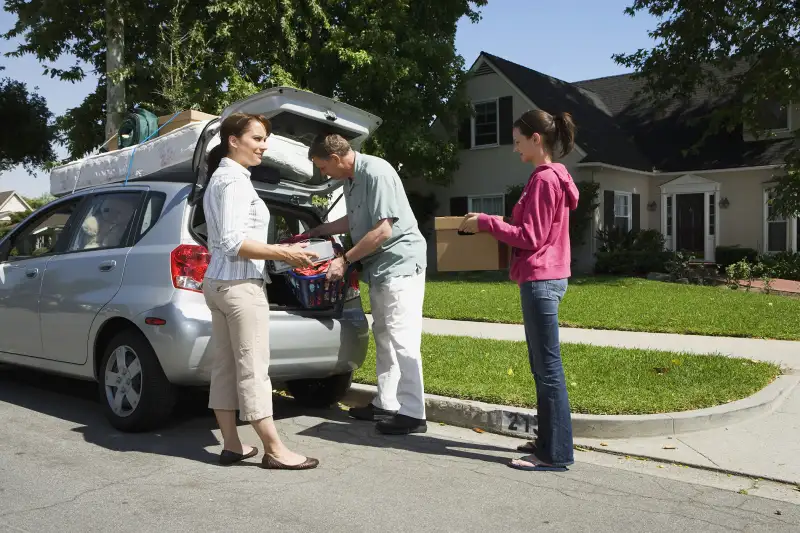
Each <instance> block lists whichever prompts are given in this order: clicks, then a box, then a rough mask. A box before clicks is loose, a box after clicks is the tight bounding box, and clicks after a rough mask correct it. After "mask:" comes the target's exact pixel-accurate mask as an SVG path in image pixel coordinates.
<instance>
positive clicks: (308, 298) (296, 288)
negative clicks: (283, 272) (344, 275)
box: [287, 269, 348, 309]
mask: <svg viewBox="0 0 800 533" xmlns="http://www.w3.org/2000/svg"><path fill="white" fill-rule="evenodd" d="M326 270H327V269H326ZM287 274H288V279H289V286H290V287H291V288H292V292H293V293H294V296H295V298H297V300H298V301H299V302H300V305H302V306H303V307H305V308H306V309H319V308H325V307H331V306H335V305H336V304H337V303H339V301H340V300H341V299H342V298H344V297H345V291H346V290H347V289H346V282H347V281H348V280H346V279H341V280H339V281H334V282H332V283H329V284H328V287H327V288H326V287H325V273H324V272H323V273H321V274H312V275H303V274H298V273H297V272H295V271H294V270H290V271H289V272H288V273H287Z"/></svg>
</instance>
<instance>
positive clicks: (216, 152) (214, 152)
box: [207, 140, 228, 180]
mask: <svg viewBox="0 0 800 533" xmlns="http://www.w3.org/2000/svg"><path fill="white" fill-rule="evenodd" d="M227 152H228V142H227V140H226V142H221V143H219V144H218V145H216V146H215V147H214V148H212V149H211V151H210V152H209V153H208V177H207V180H210V179H211V175H212V174H214V171H215V170H217V168H218V167H219V164H220V162H221V161H222V158H223V157H225V156H226V155H227Z"/></svg>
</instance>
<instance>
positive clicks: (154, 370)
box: [0, 88, 380, 431]
mask: <svg viewBox="0 0 800 533" xmlns="http://www.w3.org/2000/svg"><path fill="white" fill-rule="evenodd" d="M285 91H288V89H285V88H281V89H271V90H269V91H265V92H264V93H260V94H259V95H256V96H254V97H251V98H249V99H248V100H245V101H243V102H238V103H237V104H234V105H233V106H231V107H230V108H229V109H226V110H225V112H223V114H222V116H221V118H224V117H225V116H226V114H228V113H232V112H235V111H245V112H256V113H261V114H264V115H265V116H267V117H268V118H270V120H271V121H272V125H273V133H275V134H278V135H281V136H285V137H289V138H291V139H293V140H296V141H298V142H304V143H306V144H307V143H308V142H310V139H312V138H313V136H314V135H316V134H317V133H318V132H320V131H337V132H340V133H342V134H343V135H346V137H348V138H349V139H350V140H351V142H353V143H354V144H355V145H359V144H360V143H361V142H363V140H364V139H366V138H367V136H368V135H369V134H370V133H371V132H372V131H374V129H375V128H377V126H378V124H379V123H380V120H379V119H378V118H377V117H375V116H373V115H370V114H368V113H365V112H363V111H361V110H358V109H356V108H352V107H350V106H347V105H345V104H342V103H340V102H334V101H333V100H329V99H327V98H323V97H320V96H318V95H314V94H313V93H305V92H302V91H294V90H292V91H293V92H292V94H291V95H286V92H285ZM337 113H338V115H337ZM340 115H341V120H338V119H339V118H340ZM318 116H319V117H322V120H320V119H319V118H318ZM220 120H221V119H214V120H211V121H210V122H209V123H208V124H207V125H206V127H205V130H204V131H203V134H202V135H201V138H200V141H199V142H198V143H197V147H196V149H195V157H194V160H193V161H191V162H188V163H187V165H186V167H185V168H175V167H172V168H170V169H165V171H164V172H162V173H157V174H152V175H149V176H147V177H146V178H145V179H146V181H144V180H131V181H127V182H124V183H121V182H118V183H111V184H107V185H103V186H96V187H90V188H86V189H81V190H78V191H75V192H74V193H72V194H68V195H65V196H62V197H60V198H58V199H57V200H56V201H54V202H51V203H50V204H48V205H46V206H44V207H42V208H41V209H39V210H38V211H37V212H35V213H33V214H31V215H30V216H29V217H28V218H27V219H26V220H24V221H23V222H21V223H20V224H18V225H17V226H16V227H15V228H14V230H13V231H12V232H11V233H9V234H8V235H7V236H6V237H5V238H4V239H2V240H0V362H4V363H10V364H14V365H21V366H26V367H30V368H34V369H38V370H42V371H48V372H54V373H59V374H63V375H67V376H71V377H76V378H81V379H88V380H96V381H97V382H98V390H99V396H100V401H101V404H102V406H103V409H104V411H105V413H106V415H107V417H108V419H109V421H110V423H111V424H112V425H113V426H114V427H116V428H118V429H120V430H123V431H143V430H148V429H152V428H155V427H158V426H159V425H161V424H162V423H163V422H164V421H165V420H166V419H167V418H168V417H169V415H170V414H171V412H172V409H173V406H174V404H175V398H176V387H178V386H183V385H200V386H203V385H207V384H208V382H209V378H210V368H209V364H208V361H209V354H208V348H207V347H208V339H209V336H210V334H211V314H210V312H209V310H208V307H207V306H206V303H205V300H204V298H203V295H202V292H201V290H202V289H201V288H202V281H203V275H204V272H205V268H206V267H207V265H208V260H209V256H208V253H207V250H206V248H205V246H204V245H205V243H206V241H205V238H206V234H205V218H204V213H203V209H202V201H201V198H202V191H203V185H204V179H203V176H204V175H205V164H204V162H205V154H207V151H208V149H209V147H210V145H211V143H212V142H213V140H214V139H215V138H216V139H217V142H218V136H217V135H215V134H216V132H217V130H218V128H219V122H220ZM251 170H252V171H253V178H252V179H253V184H254V186H255V188H256V190H257V191H259V194H260V195H261V196H262V198H263V199H264V201H265V203H266V204H267V206H268V207H269V209H270V212H271V223H270V234H269V240H270V242H278V241H280V240H281V239H283V238H284V237H289V236H291V235H294V234H297V233H300V232H302V231H305V230H307V229H309V228H312V227H314V226H316V225H318V224H320V223H321V222H322V221H323V217H324V213H323V212H322V211H321V210H320V209H319V208H317V207H315V206H314V205H313V198H314V197H315V196H317V195H326V194H330V193H331V192H332V191H333V190H334V189H335V188H336V184H335V183H333V182H332V181H330V180H327V179H326V178H325V177H323V176H319V175H318V173H317V174H315V176H314V178H313V179H312V180H308V181H306V182H299V181H294V180H292V179H291V177H289V178H287V174H288V173H285V172H282V171H281V169H277V170H276V169H275V168H268V167H263V168H262V167H254V168H253V169H251ZM120 181H121V180H120ZM348 281H349V283H347V284H346V290H345V294H344V297H343V298H342V299H341V300H340V301H339V302H337V303H336V304H331V305H329V306H327V307H322V308H315V309H306V308H304V307H303V306H302V305H301V304H300V302H299V301H298V299H297V298H296V297H295V295H294V293H293V292H292V290H291V287H290V286H289V283H288V282H287V280H286V278H285V277H283V276H277V275H274V276H272V283H271V284H269V285H268V286H267V292H268V296H269V302H270V309H271V325H270V346H271V351H272V358H271V365H270V376H271V377H272V378H273V380H274V381H275V382H277V383H285V384H286V386H287V388H288V390H289V392H290V394H292V396H294V398H295V399H296V400H297V401H299V402H300V403H302V404H303V405H306V406H310V407H323V406H329V405H331V404H333V403H335V402H337V401H338V400H340V399H341V398H342V397H343V396H344V395H345V393H346V392H347V390H348V389H349V387H350V383H351V379H352V373H353V371H354V370H355V369H357V368H358V367H359V366H361V365H362V364H363V362H364V358H365V357H366V352H367V346H368V340H369V325H368V322H367V319H366V316H365V314H364V311H363V308H362V305H361V299H360V295H359V291H358V278H357V273H355V272H351V273H350V277H349V280H348Z"/></svg>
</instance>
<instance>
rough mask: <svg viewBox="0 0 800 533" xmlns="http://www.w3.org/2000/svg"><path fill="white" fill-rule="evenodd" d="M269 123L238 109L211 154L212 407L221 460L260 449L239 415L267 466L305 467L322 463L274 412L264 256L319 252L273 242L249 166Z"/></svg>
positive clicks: (289, 258)
mask: <svg viewBox="0 0 800 533" xmlns="http://www.w3.org/2000/svg"><path fill="white" fill-rule="evenodd" d="M270 130H271V127H270V123H269V121H268V120H267V119H266V118H264V117H262V116H258V115H248V114H244V113H235V114H233V115H231V116H229V117H228V118H226V119H225V120H223V122H222V126H221V127H220V139H221V142H220V144H219V146H217V147H215V148H214V149H213V150H212V151H211V153H210V154H209V159H208V172H209V174H210V175H211V177H210V179H209V180H208V188H207V189H206V191H205V194H204V196H203V210H204V212H205V215H206V225H207V227H208V249H209V252H210V253H211V262H210V264H209V265H208V270H207V271H206V275H205V279H204V281H203V294H204V295H205V299H206V303H207V304H208V307H209V308H210V309H211V317H212V330H211V340H210V341H209V342H210V349H211V350H212V357H213V370H212V372H211V392H210V395H209V407H210V408H211V409H213V410H214V414H215V415H216V417H217V423H218V424H219V427H220V430H221V432H222V438H223V450H222V453H221V454H220V457H219V462H220V463H221V464H223V465H230V464H233V463H236V462H239V461H241V460H243V459H247V458H249V457H253V456H255V455H256V454H258V449H257V448H255V447H251V446H245V445H243V444H242V441H241V440H240V439H239V434H238V431H237V427H236V410H237V409H238V410H239V417H240V418H241V419H242V420H244V421H247V422H250V423H251V424H252V425H253V428H254V429H255V430H256V433H258V436H259V437H260V438H261V442H262V443H263V445H264V457H263V459H262V461H261V466H262V467H264V468H272V469H285V470H305V469H309V468H315V467H316V466H317V465H318V464H319V461H317V460H316V459H312V458H308V457H304V456H302V455H299V454H297V453H294V452H292V451H290V450H289V449H288V448H287V447H286V446H285V445H284V444H283V442H282V441H281V438H280V436H279V435H278V431H277V429H276V428H275V423H274V421H273V417H272V414H273V413H272V384H271V381H270V378H269V373H268V372H269V355H270V353H269V303H268V302H267V295H266V292H265V284H266V283H269V275H268V274H267V272H266V270H265V262H264V260H265V259H278V260H281V261H286V262H287V263H290V264H292V265H294V266H308V265H311V264H312V262H313V259H314V258H315V257H316V254H314V253H312V252H307V251H305V250H303V247H302V246H298V245H295V246H281V245H272V244H267V228H268V226H269V209H267V206H266V205H265V204H264V202H263V201H262V200H261V198H259V197H258V194H257V193H256V190H255V188H254V187H253V184H252V183H251V181H250V171H249V170H248V168H249V167H253V166H258V165H260V164H261V157H262V155H263V153H264V151H265V150H266V149H267V138H268V137H269V134H270Z"/></svg>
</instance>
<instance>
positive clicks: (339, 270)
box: [325, 257, 345, 283]
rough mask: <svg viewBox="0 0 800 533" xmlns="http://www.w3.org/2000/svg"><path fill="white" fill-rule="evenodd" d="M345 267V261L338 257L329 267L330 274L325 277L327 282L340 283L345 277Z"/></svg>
mask: <svg viewBox="0 0 800 533" xmlns="http://www.w3.org/2000/svg"><path fill="white" fill-rule="evenodd" d="M344 272H345V267H344V259H342V258H341V257H337V258H336V259H334V260H333V261H331V264H330V266H329V267H328V273H327V275H326V276H325V281H327V282H328V283H330V282H333V281H339V280H340V279H342V278H343V277H344Z"/></svg>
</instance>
